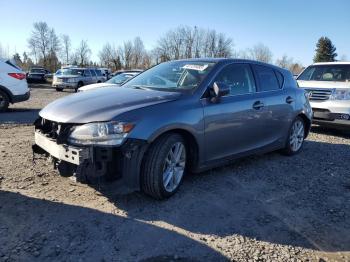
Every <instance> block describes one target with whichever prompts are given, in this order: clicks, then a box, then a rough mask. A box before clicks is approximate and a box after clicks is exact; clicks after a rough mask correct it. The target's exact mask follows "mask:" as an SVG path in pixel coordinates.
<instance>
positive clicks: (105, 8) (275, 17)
mask: <svg viewBox="0 0 350 262" xmlns="http://www.w3.org/2000/svg"><path fill="white" fill-rule="evenodd" d="M0 9H1V22H0V44H1V46H2V47H3V48H5V49H7V50H9V52H10V53H14V52H18V53H20V54H22V53H23V51H28V47H27V39H28V38H29V37H30V34H31V31H32V28H33V23H34V22H38V21H45V22H47V24H48V25H49V26H50V27H53V28H54V29H55V31H56V33H57V34H58V35H61V34H68V35H69V36H70V38H71V40H72V46H73V47H76V46H78V44H79V42H80V41H81V40H82V39H84V40H87V41H88V44H89V46H90V48H91V50H92V57H91V58H92V59H93V60H96V61H98V52H99V50H101V48H102V46H103V45H104V44H105V43H106V42H110V43H114V44H115V45H119V44H121V43H123V42H124V41H126V40H132V39H134V38H135V37H137V36H140V37H141V39H142V40H143V42H144V45H145V47H146V49H152V48H154V47H155V46H156V44H157V41H158V39H159V37H160V36H161V35H162V34H164V33H165V32H166V31H167V30H169V29H172V28H175V27H177V26H179V25H189V26H198V27H201V28H204V29H215V30H216V31H218V32H222V33H225V34H226V36H228V37H231V38H232V39H233V42H234V49H235V50H236V51H239V50H244V49H246V48H250V47H252V46H254V45H255V44H258V43H263V44H264V45H266V46H268V47H269V48H270V50H271V51H272V53H273V60H274V61H275V60H276V59H278V58H280V57H282V56H283V55H287V56H289V57H293V58H294V60H295V61H297V62H300V63H302V64H303V65H304V66H306V65H308V64H310V63H312V59H313V56H314V53H315V51H314V50H315V45H316V42H317V40H318V39H319V38H320V37H321V36H328V37H329V38H330V39H331V40H332V42H333V44H334V45H335V46H336V48H337V53H338V59H340V58H341V56H343V55H345V56H346V57H347V58H348V59H350V30H349V27H350V13H349V11H350V1H349V0H332V1H329V0H265V1H263V0H215V1H209V0H176V1H175V0H171V1H170V0H147V1H146V0H132V1H125V0H124V1H120V0H114V1H112V0H110V1H109V0H85V1H83V0H69V1H67V0H58V1H57V0H55V1H53V0H25V1H22V0H0Z"/></svg>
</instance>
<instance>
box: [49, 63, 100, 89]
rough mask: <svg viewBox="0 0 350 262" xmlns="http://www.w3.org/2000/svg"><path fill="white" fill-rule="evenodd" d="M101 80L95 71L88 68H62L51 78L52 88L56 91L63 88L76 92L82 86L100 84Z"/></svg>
mask: <svg viewBox="0 0 350 262" xmlns="http://www.w3.org/2000/svg"><path fill="white" fill-rule="evenodd" d="M102 82H103V78H102V77H100V76H99V73H98V72H97V71H96V70H95V69H90V68H78V67H77V68H63V69H59V70H58V71H57V72H56V74H55V75H54V77H53V81H52V86H53V87H54V88H56V91H62V90H63V89H65V88H68V89H74V90H75V91H76V92H77V91H78V89H79V88H80V87H82V86H84V85H89V84H94V83H102Z"/></svg>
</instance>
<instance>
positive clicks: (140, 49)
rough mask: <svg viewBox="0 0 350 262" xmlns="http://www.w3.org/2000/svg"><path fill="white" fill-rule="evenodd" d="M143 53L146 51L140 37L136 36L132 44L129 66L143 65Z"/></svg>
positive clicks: (139, 66)
mask: <svg viewBox="0 0 350 262" xmlns="http://www.w3.org/2000/svg"><path fill="white" fill-rule="evenodd" d="M145 54H146V51H145V47H144V45H143V42H142V40H141V38H140V37H136V38H135V39H134V43H133V46H132V58H131V60H132V61H131V67H133V68H141V67H142V66H143V60H144V57H145Z"/></svg>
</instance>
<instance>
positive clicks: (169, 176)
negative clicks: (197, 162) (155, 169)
mask: <svg viewBox="0 0 350 262" xmlns="http://www.w3.org/2000/svg"><path fill="white" fill-rule="evenodd" d="M185 165H186V149H185V146H184V144H183V143H181V142H177V143H175V144H174V145H173V146H172V147H171V148H170V150H169V152H168V154H167V156H166V158H165V163H164V168H163V185H164V188H165V190H166V191H167V192H173V191H174V190H175V189H176V188H177V187H178V186H179V184H180V182H181V180H182V177H183V174H184V172H185Z"/></svg>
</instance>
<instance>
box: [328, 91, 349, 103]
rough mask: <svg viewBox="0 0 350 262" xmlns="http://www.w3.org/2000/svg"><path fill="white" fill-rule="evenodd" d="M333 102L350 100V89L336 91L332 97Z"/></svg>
mask: <svg viewBox="0 0 350 262" xmlns="http://www.w3.org/2000/svg"><path fill="white" fill-rule="evenodd" d="M331 99H332V100H350V90H349V89H335V90H334V92H333V94H332V96H331Z"/></svg>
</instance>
